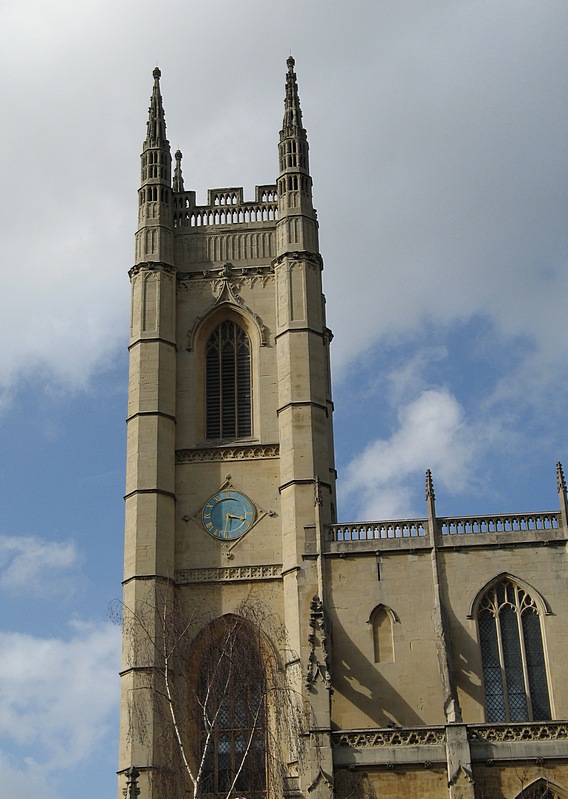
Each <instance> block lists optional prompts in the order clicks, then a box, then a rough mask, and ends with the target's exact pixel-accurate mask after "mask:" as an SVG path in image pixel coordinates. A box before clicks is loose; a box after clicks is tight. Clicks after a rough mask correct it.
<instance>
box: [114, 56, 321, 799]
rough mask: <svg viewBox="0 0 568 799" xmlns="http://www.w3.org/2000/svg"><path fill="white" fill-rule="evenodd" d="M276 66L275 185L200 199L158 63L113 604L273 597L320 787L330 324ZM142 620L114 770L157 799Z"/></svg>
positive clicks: (299, 155)
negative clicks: (176, 143) (141, 713)
mask: <svg viewBox="0 0 568 799" xmlns="http://www.w3.org/2000/svg"><path fill="white" fill-rule="evenodd" d="M287 67H288V70H287V74H286V91H285V108H284V121H283V124H282V130H281V131H280V139H279V142H278V157H279V176H278V181H277V183H276V184H271V185H262V186H257V187H256V193H255V198H254V200H246V199H245V197H244V193H243V189H242V188H240V187H239V188H237V187H229V188H220V189H210V190H209V191H208V196H207V203H206V204H204V205H199V204H197V202H196V194H195V192H194V191H191V190H188V189H186V188H185V186H184V180H183V176H182V154H181V152H179V151H178V152H176V153H175V167H174V169H173V175H172V159H171V154H170V144H169V142H168V140H167V137H166V123H165V116H164V109H163V105H162V96H161V91H160V70H159V69H158V68H156V69H155V70H154V88H153V93H152V98H151V104H150V109H149V119H148V128H147V136H146V140H145V142H144V147H143V152H142V156H141V158H142V179H141V186H140V189H139V199H138V209H139V210H138V231H137V234H136V264H135V266H134V267H133V268H132V269H131V271H130V278H131V282H132V318H131V330H130V383H129V407H128V444H127V446H128V450H127V487H126V544H125V572H124V580H125V583H124V584H125V589H124V605H125V612H126V613H127V614H128V613H132V612H135V613H136V614H139V613H140V612H141V611H140V608H141V607H143V606H144V607H147V606H148V605H149V604H152V603H154V604H155V605H156V611H157V614H158V615H159V613H160V607H159V605H160V603H161V602H162V601H165V600H163V599H162V598H163V597H165V596H169V595H170V594H171V593H173V592H176V594H177V595H178V596H179V597H180V598H181V599H180V600H179V601H180V602H181V603H182V604H183V605H184V607H185V608H186V611H187V609H188V608H190V610H189V611H187V612H188V613H190V614H191V613H192V612H193V609H194V608H196V607H207V608H216V609H217V610H216V613H217V614H218V616H219V617H225V616H227V615H230V614H234V613H236V609H237V608H239V607H240V606H242V603H243V602H245V603H246V602H247V601H249V600H248V599H247V598H249V597H251V596H253V597H254V602H259V603H262V604H263V605H264V606H266V607H269V608H270V609H271V611H272V613H274V614H276V615H277V617H278V618H279V619H281V622H282V625H283V629H285V630H286V636H285V638H286V640H285V644H284V643H283V642H280V644H278V642H276V641H271V642H270V644H271V645H272V646H276V647H278V646H279V647H280V651H279V652H278V662H279V665H280V668H281V669H282V670H283V672H286V670H295V671H296V672H298V676H296V677H289V679H290V681H291V683H295V686H294V690H297V691H298V692H304V690H305V689H304V688H303V681H305V673H304V675H303V676H299V675H301V669H298V666H297V664H298V663H301V664H303V665H305V664H308V663H310V664H311V666H312V668H313V675H314V678H313V680H312V681H313V682H314V683H316V682H318V683H319V682H321V687H320V686H319V685H317V686H314V689H313V691H312V694H313V697H312V698H313V702H312V705H313V709H312V713H313V714H314V718H317V724H315V725H314V729H316V727H317V729H318V733H317V738H318V741H317V745H318V752H319V753H321V754H318V765H317V769H316V770H315V772H314V773H311V772H312V771H313V769H310V768H308V773H307V775H306V777H305V779H308V780H309V781H310V783H311V782H313V781H314V780H315V781H316V782H317V781H318V780H319V781H321V780H322V777H321V776H320V775H319V768H320V762H321V765H322V774H323V775H324V777H325V780H329V779H330V778H331V771H332V767H331V760H330V739H329V732H330V692H329V690H328V686H326V685H325V681H326V676H325V673H326V668H325V665H324V666H321V663H323V662H324V660H325V653H319V652H317V651H316V649H318V647H316V645H315V643H314V641H313V640H312V642H311V643H310V641H309V640H308V637H309V636H308V632H307V631H309V630H310V629H311V628H310V626H309V625H310V623H311V624H312V625H314V624H315V623H316V622H315V621H314V619H316V617H317V615H318V613H319V609H320V608H319V606H320V604H321V602H322V598H323V580H322V573H321V556H320V554H321V537H322V531H323V529H324V525H329V524H330V523H332V522H334V521H335V469H334V453H333V432H332V401H331V381H330V365H329V343H330V339H331V333H330V331H329V330H328V329H327V327H326V323H325V300H324V297H323V293H322V278H321V274H322V269H323V262H322V258H321V256H320V254H319V245H318V222H317V218H316V212H315V211H314V208H313V205H312V179H311V177H310V169H309V146H308V140H307V135H306V131H305V129H304V128H303V125H302V112H301V109H300V101H299V97H298V88H297V83H296V74H295V72H294V59H293V58H291V57H290V58H289V59H288V62H287ZM275 143H276V142H275ZM306 552H309V553H310V555H309V557H307V558H306V557H305V553H306ZM149 597H154V599H149ZM155 597H160V599H156V598H155ZM134 609H136V610H134ZM151 624H152V625H155V626H154V627H152V632H151V633H150V636H149V637H150V638H152V639H156V640H157V638H158V637H159V634H160V633H159V622H158V621H156V620H152V622H151ZM134 626H136V625H134ZM143 626H144V627H145V632H144V633H141V632H140V630H139V629H138V630H137V631H134V632H132V631H129V633H128V638H129V640H128V641H126V643H125V664H124V666H125V668H124V671H123V718H122V725H123V727H122V745H121V769H125V768H127V767H129V766H136V767H137V768H138V769H139V770H141V777H140V780H141V783H140V784H141V786H142V790H143V795H144V797H148V798H149V797H158V796H161V794H160V793H159V792H156V791H157V790H158V789H156V788H155V785H158V782H157V779H156V774H157V773H158V772H159V770H160V768H161V767H162V766H163V760H164V755H163V753H162V752H161V751H160V748H159V742H158V738H159V736H157V734H154V735H153V734H150V732H148V734H146V735H138V736H137V735H136V734H135V732H133V731H132V730H131V729H129V725H132V717H133V713H135V711H136V708H134V710H133V707H132V706H131V705H132V703H133V702H136V703H138V704H140V701H141V699H140V697H141V696H142V695H143V694H145V693H146V694H148V693H149V689H148V686H147V683H148V679H149V673H150V672H151V671H152V669H159V668H160V663H161V660H160V659H161V658H162V653H156V654H155V656H151V655H148V653H147V652H146V653H145V654H143V655H140V653H136V651H135V650H136V649H137V648H138V649H140V648H142V649H144V644H143V643H142V640H141V639H143V638H144V636H145V635H146V634H147V632H148V631H147V630H146V625H143ZM132 636H134V637H135V638H136V637H138V638H139V639H140V640H138V641H135V642H134V643H135V645H133V642H132V641H131V640H130V638H131V637H132ZM318 641H319V639H318ZM319 648H320V649H321V646H320V647H319ZM133 653H134V654H133ZM320 660H321V663H320ZM320 667H321V668H320ZM304 672H305V669H304ZM320 672H321V675H322V676H321V677H318V679H316V676H315V675H316V673H317V674H318V675H319V674H320ZM189 690H191V687H190V688H189ZM145 701H147V702H149V703H150V704H149V705H148V706H147V707H146V711H145V713H146V714H148V713H149V714H150V715H151V714H152V712H153V711H152V710H151V709H150V705H151V700H150V699H149V698H148V697H146V700H145ZM155 724H157V722H156V720H155V719H152V720H151V724H150V726H152V727H154V726H155ZM153 732H154V733H155V732H156V731H155V730H153ZM233 754H234V753H233ZM215 768H216V767H215ZM295 771H297V769H295V767H291V772H290V774H289V775H288V776H289V777H290V780H291V783H294V781H295V782H296V783H297V782H298V781H297V779H296V776H297V775H296V773H295ZM325 780H324V782H325ZM304 781H305V780H304ZM298 784H299V783H298ZM218 790H221V789H220V788H218Z"/></svg>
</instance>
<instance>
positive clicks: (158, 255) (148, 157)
mask: <svg viewBox="0 0 568 799" xmlns="http://www.w3.org/2000/svg"><path fill="white" fill-rule="evenodd" d="M152 74H153V76H154V87H153V89H152V96H151V98H150V108H149V109H148V123H147V128H146V139H145V141H144V144H143V146H142V154H141V156H140V188H139V189H138V198H139V199H138V231H137V233H136V263H146V262H152V263H157V262H161V263H165V264H170V265H171V264H173V213H172V197H171V194H172V188H171V187H172V156H171V151H170V143H169V141H168V140H167V138H166V117H165V114H164V106H163V103H162V93H161V91H160V75H161V72H160V70H159V69H158V67H155V69H154V72H153V73H152ZM180 175H181V171H180Z"/></svg>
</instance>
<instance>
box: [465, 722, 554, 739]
mask: <svg viewBox="0 0 568 799" xmlns="http://www.w3.org/2000/svg"><path fill="white" fill-rule="evenodd" d="M468 738H469V740H470V741H488V742H489V743H511V742H515V741H565V740H568V722H564V723H561V724H554V723H551V724H534V723H530V724H522V723H519V724H500V725H495V724H492V725H490V726H488V725H483V726H479V727H477V726H475V727H474V726H469V727H468Z"/></svg>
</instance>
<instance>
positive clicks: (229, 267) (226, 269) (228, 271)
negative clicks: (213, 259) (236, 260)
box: [221, 264, 233, 277]
mask: <svg viewBox="0 0 568 799" xmlns="http://www.w3.org/2000/svg"><path fill="white" fill-rule="evenodd" d="M221 274H222V275H223V277H231V275H232V274H233V264H224V266H223V269H222V271H221Z"/></svg>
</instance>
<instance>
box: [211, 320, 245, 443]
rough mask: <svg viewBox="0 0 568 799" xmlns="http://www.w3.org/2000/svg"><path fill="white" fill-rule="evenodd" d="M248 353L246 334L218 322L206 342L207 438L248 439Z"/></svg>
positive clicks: (239, 329)
mask: <svg viewBox="0 0 568 799" xmlns="http://www.w3.org/2000/svg"><path fill="white" fill-rule="evenodd" d="M250 349H251V348H250V339H249V337H248V336H247V334H246V332H245V331H244V330H243V329H242V328H241V327H240V326H239V325H238V324H236V322H233V321H232V320H225V321H224V322H221V324H220V325H219V326H218V327H216V328H215V330H214V331H213V332H212V333H211V335H210V336H209V339H208V340H207V345H206V395H207V397H206V404H207V413H206V416H207V422H206V425H207V438H213V439H220V438H243V437H247V436H250V435H251V429H252V424H251V423H252V414H251V352H250Z"/></svg>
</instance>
